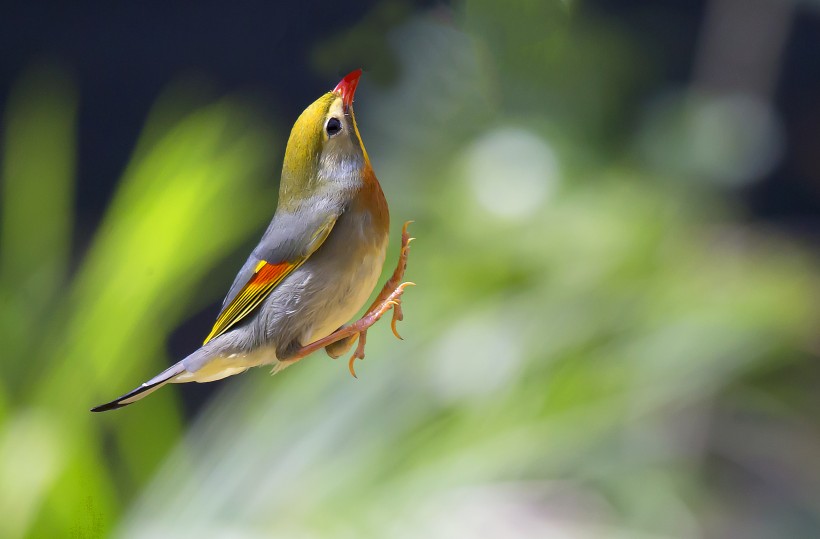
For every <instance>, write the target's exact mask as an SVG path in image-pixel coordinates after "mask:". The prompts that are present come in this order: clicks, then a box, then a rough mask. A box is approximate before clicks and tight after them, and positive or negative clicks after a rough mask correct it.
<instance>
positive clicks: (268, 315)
mask: <svg viewBox="0 0 820 539" xmlns="http://www.w3.org/2000/svg"><path fill="white" fill-rule="evenodd" d="M361 74H362V70H361V69H357V70H355V71H353V72H351V73H349V74H347V75H346V76H345V77H343V78H342V80H341V81H340V82H339V83H338V84H337V85H336V87H335V88H334V89H333V90H331V91H329V92H327V93H325V94H324V95H322V96H321V97H319V99H317V100H316V101H314V102H313V103H312V104H311V105H310V106H308V107H307V108H306V109H305V110H304V111H303V112H302V113H301V115H300V116H299V117H298V119H297V120H296V123H295V124H294V125H293V128H292V130H291V133H290V136H289V138H288V142H287V147H286V150H285V156H284V160H283V164H282V174H281V180H280V184H279V197H278V199H277V206H276V210H275V212H274V215H273V218H272V220H271V222H270V224H269V226H268V227H267V229H266V230H265V232H264V234H263V235H262V238H261V240H260V241H259V243H258V245H257V246H256V247H255V248H254V249H253V251H252V252H251V254H250V256H249V257H248V259H247V260H246V261H245V263H244V265H243V266H242V268H241V269H240V270H239V273H238V274H237V275H236V278H235V279H234V281H233V284H232V285H231V287H230V289H229V291H228V293H227V295H226V296H225V299H224V301H223V303H222V308H221V311H220V313H219V315H218V316H217V318H216V322H215V323H214V325H213V328H212V329H211V331H210V333H209V334H208V336H207V337H206V338H205V341H204V343H203V344H202V346H201V347H200V348H198V349H197V350H195V351H194V352H193V353H191V354H190V355H188V356H187V357H185V358H184V359H182V360H181V361H179V362H177V363H175V364H174V365H172V366H170V367H168V368H167V369H165V370H164V371H162V372H161V373H160V374H158V375H157V376H155V377H153V378H151V379H150V380H148V381H147V382H145V383H143V384H141V385H140V386H139V387H137V388H135V389H134V390H132V391H130V392H128V393H126V394H125V395H122V396H121V397H119V398H117V399H114V400H112V401H111V402H108V403H106V404H102V405H100V406H96V407H94V408H92V409H91V411H92V412H103V411H107V410H114V409H117V408H122V407H123V406H127V405H129V404H132V403H134V402H136V401H138V400H140V399H142V398H143V397H146V396H147V395H149V394H150V393H152V392H153V391H156V390H157V389H159V388H160V387H162V386H164V385H166V384H168V383H186V382H211V381H214V380H219V379H222V378H226V377H228V376H233V375H235V374H239V373H242V372H244V371H246V370H248V369H250V368H251V367H256V366H261V365H272V366H273V372H274V373H275V372H279V371H281V370H282V369H284V368H285V367H287V366H289V365H292V364H293V363H295V362H296V361H298V360H300V359H302V358H303V357H305V356H307V355H308V354H310V353H312V352H313V351H315V350H318V349H320V348H325V350H326V352H327V354H328V355H329V356H331V357H332V358H337V357H339V356H341V355H342V354H344V353H345V352H347V351H348V350H349V349H350V348H351V347H352V345H353V344H354V343H355V341H356V340H357V339H358V340H359V345H358V347H357V348H356V351H355V352H354V354H353V356H352V357H351V358H350V362H349V369H350V373H351V374H352V375H353V376H356V373H355V370H354V368H353V362H354V360H356V359H357V358H358V359H363V358H364V345H365V342H366V341H365V339H366V334H367V328H368V327H370V326H372V325H373V324H374V323H375V322H376V321H377V320H378V319H379V318H380V317H381V316H382V315H383V314H384V313H386V312H387V311H389V310H391V309H393V311H394V312H393V322H392V324H391V325H392V328H393V332H394V333H395V335H396V336H397V337H399V338H401V336H400V335H399V334H398V332H397V331H396V322H397V321H398V320H401V319H402V318H403V313H402V311H401V295H402V293H403V292H404V289H405V288H406V287H407V286H410V285H413V284H414V283H412V282H404V283H402V282H401V279H402V277H403V275H404V270H405V268H406V264H407V252H408V247H409V243H410V241H411V240H412V239H413V238H409V236H408V234H407V226H408V224H409V223H410V222H411V221H408V222H407V223H405V225H404V227H403V229H402V248H401V251H400V256H399V263H398V266H397V267H396V270H395V271H394V273H393V276H392V277H391V278H390V279H389V280H388V281H387V283H386V284H385V285H384V287H383V289H382V291H381V292H380V294H379V295H378V296H377V298H376V299H375V301H374V302H373V303H372V305H371V306H370V308H369V309H368V310H367V311H366V314H365V315H364V316H363V317H362V318H361V319H359V320H358V321H357V322H355V323H353V324H350V325H347V326H345V325H344V324H346V323H347V322H348V321H349V320H350V319H352V318H353V317H354V316H355V314H356V313H357V312H358V311H359V310H360V309H361V307H362V306H363V305H364V304H365V303H366V302H367V300H368V298H369V297H370V295H371V294H372V292H373V290H374V289H375V287H376V285H377V284H378V279H379V276H380V275H381V272H382V267H383V264H384V261H385V255H386V250H387V245H388V231H389V228H390V213H389V209H388V205H387V200H386V199H385V196H384V192H383V191H382V188H381V185H380V184H379V181H378V179H377V178H376V174H375V172H374V171H373V167H372V165H371V163H370V158H369V157H368V155H367V150H365V147H364V144H363V143H362V139H361V136H360V134H359V129H358V127H357V125H356V118H355V115H354V113H353V97H354V94H355V92H356V87H357V85H358V83H359V78H360V76H361Z"/></svg>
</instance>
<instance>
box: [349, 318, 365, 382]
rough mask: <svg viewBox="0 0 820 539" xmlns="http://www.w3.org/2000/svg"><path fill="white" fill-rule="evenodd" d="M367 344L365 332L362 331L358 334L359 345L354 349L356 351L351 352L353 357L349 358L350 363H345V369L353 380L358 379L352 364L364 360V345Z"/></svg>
mask: <svg viewBox="0 0 820 539" xmlns="http://www.w3.org/2000/svg"><path fill="white" fill-rule="evenodd" d="M366 342H367V330H364V331H362V332H361V333H359V345H358V346H357V347H356V350H355V351H354V352H353V355H352V356H350V361H348V362H347V368H348V370H350V374H351V375H352V376H353V378H356V379H357V380H358V379H359V377H358V376H356V369H355V368H354V367H353V363H354V362H355V361H356V359H357V358H358V359H364V345H365V343H366Z"/></svg>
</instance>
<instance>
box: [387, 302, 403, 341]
mask: <svg viewBox="0 0 820 539" xmlns="http://www.w3.org/2000/svg"><path fill="white" fill-rule="evenodd" d="M402 320H404V313H403V312H402V310H401V304H399V305H396V306H395V307H394V308H393V320H391V321H390V329H392V330H393V335H395V336H396V337H397V338H398V339H400V340H402V341H403V340H404V337H402V336H401V335H399V330H397V329H396V322H401V321H402Z"/></svg>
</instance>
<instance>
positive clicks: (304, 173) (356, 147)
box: [279, 69, 370, 207]
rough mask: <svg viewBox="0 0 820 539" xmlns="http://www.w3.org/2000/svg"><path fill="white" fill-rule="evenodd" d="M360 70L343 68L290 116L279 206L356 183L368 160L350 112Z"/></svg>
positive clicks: (336, 190) (353, 186) (295, 204)
mask: <svg viewBox="0 0 820 539" xmlns="http://www.w3.org/2000/svg"><path fill="white" fill-rule="evenodd" d="M361 74H362V70H361V69H357V70H355V71H352V72H351V73H349V74H347V75H346V76H345V77H344V78H343V79H342V80H341V81H340V82H339V84H337V85H336V87H335V88H334V89H333V90H332V91H330V92H327V93H326V94H324V95H323V96H322V97H320V98H319V99H317V100H316V101H314V102H313V103H312V104H311V105H310V106H309V107H308V108H306V109H305V110H304V112H302V114H301V115H300V116H299V118H298V119H297V120H296V123H295V124H294V125H293V129H292V130H291V132H290V137H289V138H288V146H287V149H286V150H285V159H284V163H283V165H282V182H281V184H280V187H279V205H280V207H288V206H293V207H295V206H298V205H299V203H300V202H302V201H304V200H306V199H308V198H309V197H311V196H315V195H323V194H326V193H332V192H340V191H344V190H348V189H355V188H356V187H358V186H359V184H360V182H361V176H362V172H363V170H364V169H365V168H366V167H369V166H370V160H369V159H368V156H367V151H366V150H365V149H364V144H362V139H361V137H360V136H359V130H358V128H357V127H356V118H355V116H354V115H353V96H354V94H355V92H356V86H357V85H358V83H359V77H360V76H361Z"/></svg>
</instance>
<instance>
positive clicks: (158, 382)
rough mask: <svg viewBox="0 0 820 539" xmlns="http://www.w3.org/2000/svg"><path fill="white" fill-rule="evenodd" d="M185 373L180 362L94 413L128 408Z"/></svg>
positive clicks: (94, 409) (97, 407)
mask: <svg viewBox="0 0 820 539" xmlns="http://www.w3.org/2000/svg"><path fill="white" fill-rule="evenodd" d="M183 372H185V367H184V366H183V365H182V362H181V361H180V362H179V363H177V364H176V365H172V366H170V367H168V368H167V369H165V370H164V371H162V372H161V373H159V374H158V375H156V376H154V377H153V378H151V379H150V380H148V381H147V382H145V383H144V384H142V385H141V386H139V387H138V388H136V389H134V390H133V391H129V392H128V393H126V394H125V395H123V396H122V397H120V398H118V399H114V400H112V401H111V402H107V403H105V404H101V405H99V406H95V407H94V408H92V409H91V411H92V412H107V411H108V410H116V409H117V408H122V407H123V406H128V405H129V404H132V403H134V402H137V401H138V400H140V399H141V398H143V397H145V396H147V395H149V394H150V393H152V392H154V391H156V390H157V389H159V388H161V387H162V386H164V385H165V384H167V383H168V382H170V381H171V380H173V379H174V378H175V377H176V376H179V375H180V374H182V373H183Z"/></svg>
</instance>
